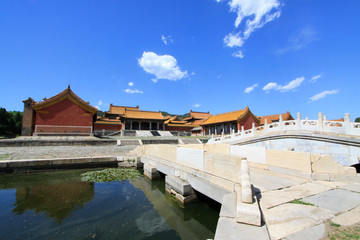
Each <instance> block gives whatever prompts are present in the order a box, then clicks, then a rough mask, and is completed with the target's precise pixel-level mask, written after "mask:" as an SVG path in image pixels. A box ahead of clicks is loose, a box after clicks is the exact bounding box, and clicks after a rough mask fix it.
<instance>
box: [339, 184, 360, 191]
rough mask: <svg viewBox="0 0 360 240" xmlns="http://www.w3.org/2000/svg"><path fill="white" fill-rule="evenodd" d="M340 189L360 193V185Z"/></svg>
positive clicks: (348, 185)
mask: <svg viewBox="0 0 360 240" xmlns="http://www.w3.org/2000/svg"><path fill="white" fill-rule="evenodd" d="M340 188H342V189H346V190H350V191H353V192H358V193H360V183H351V184H347V185H345V186H341V187H340Z"/></svg>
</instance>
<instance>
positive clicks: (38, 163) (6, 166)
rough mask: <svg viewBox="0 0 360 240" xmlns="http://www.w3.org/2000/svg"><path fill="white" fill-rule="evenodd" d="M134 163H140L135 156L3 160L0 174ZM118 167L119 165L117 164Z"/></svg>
mask: <svg viewBox="0 0 360 240" xmlns="http://www.w3.org/2000/svg"><path fill="white" fill-rule="evenodd" d="M126 161H128V162H129V163H130V162H132V161H134V164H135V166H136V165H137V163H138V162H140V158H139V157H137V156H94V157H75V158H50V159H23V160H3V161H0V172H1V171H3V172H11V170H18V169H22V170H31V169H44V170H45V169H49V168H61V167H62V166H74V167H75V166H82V165H103V164H105V165H107V164H118V163H122V162H126ZM118 165H119V164H118Z"/></svg>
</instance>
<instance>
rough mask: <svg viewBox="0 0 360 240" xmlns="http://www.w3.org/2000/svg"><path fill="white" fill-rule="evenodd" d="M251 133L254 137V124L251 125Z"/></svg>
mask: <svg viewBox="0 0 360 240" xmlns="http://www.w3.org/2000/svg"><path fill="white" fill-rule="evenodd" d="M251 131H252V135H255V123H252V127H251Z"/></svg>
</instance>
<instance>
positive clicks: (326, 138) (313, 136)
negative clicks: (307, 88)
mask: <svg viewBox="0 0 360 240" xmlns="http://www.w3.org/2000/svg"><path fill="white" fill-rule="evenodd" d="M284 138H297V139H306V140H314V141H323V142H331V143H338V144H344V145H349V146H356V147H360V137H359V136H353V135H345V134H336V133H331V134H330V133H320V132H304V131H301V132H299V131H282V132H272V133H268V134H267V135H255V136H252V137H249V138H246V139H238V140H235V139H234V140H233V141H230V142H229V143H230V144H237V145H244V144H250V143H256V142H262V141H267V140H275V139H284Z"/></svg>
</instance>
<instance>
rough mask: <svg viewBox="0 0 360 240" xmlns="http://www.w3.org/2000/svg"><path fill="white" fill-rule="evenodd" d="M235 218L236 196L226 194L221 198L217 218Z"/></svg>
mask: <svg viewBox="0 0 360 240" xmlns="http://www.w3.org/2000/svg"><path fill="white" fill-rule="evenodd" d="M235 216H236V195H235V193H229V194H226V195H225V196H224V198H223V201H222V205H221V210H220V214H219V217H228V218H235Z"/></svg>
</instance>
